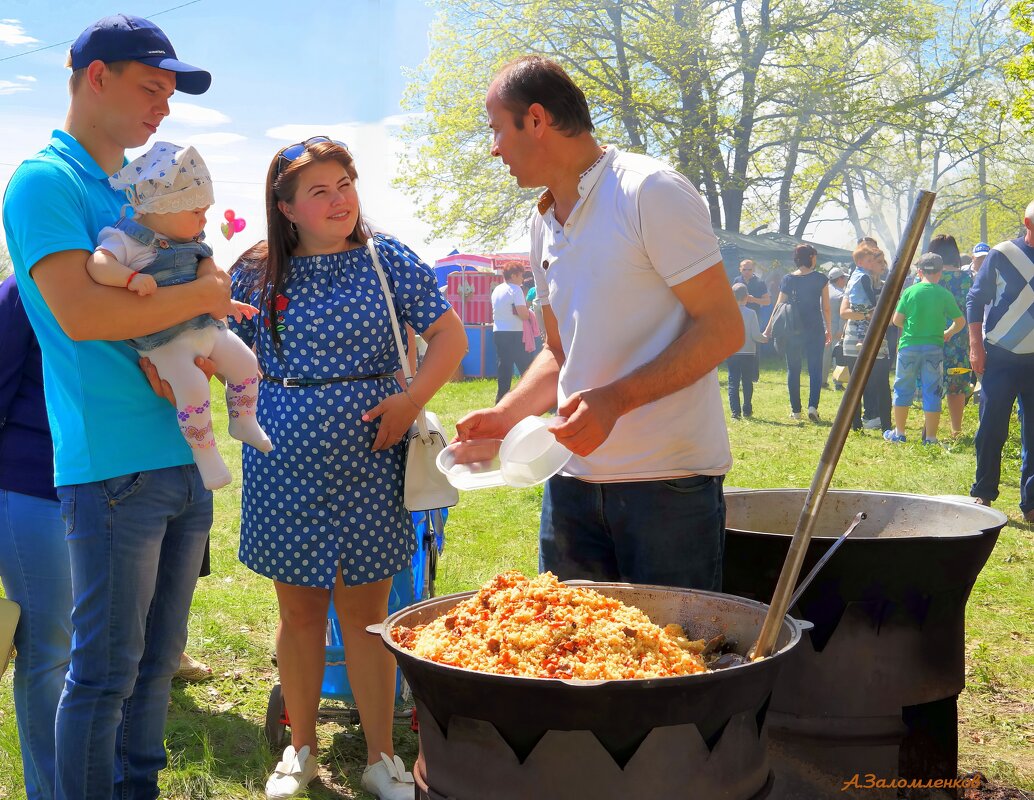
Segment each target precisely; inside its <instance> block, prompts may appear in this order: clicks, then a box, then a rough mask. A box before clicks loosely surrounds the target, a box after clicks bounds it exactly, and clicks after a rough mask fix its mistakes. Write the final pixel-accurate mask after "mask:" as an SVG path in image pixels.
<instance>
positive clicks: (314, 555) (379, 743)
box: [233, 137, 467, 800]
mask: <svg viewBox="0 0 1034 800" xmlns="http://www.w3.org/2000/svg"><path fill="white" fill-rule="evenodd" d="M356 177H357V175H356V170H355V166H354V163H353V161H352V157H351V155H350V154H349V152H348V151H347V149H345V147H344V146H343V145H341V144H340V143H338V142H333V141H331V140H329V139H327V138H325V137H317V138H314V139H309V140H307V141H305V142H302V143H299V144H295V145H291V146H290V147H286V148H284V149H283V150H281V151H280V152H279V153H278V154H277V155H276V157H275V158H274V159H273V163H272V164H271V165H270V169H269V173H268V176H267V180H266V212H267V219H268V238H267V241H266V242H263V243H261V244H259V245H257V246H256V247H255V248H252V250H250V251H249V252H248V253H246V254H245V256H244V257H243V258H242V260H241V263H240V264H239V265H238V267H237V268H236V269H235V271H234V277H233V286H234V289H233V295H234V297H236V298H238V299H241V300H243V299H245V298H247V299H248V302H251V303H253V304H254V305H256V306H257V307H258V308H260V309H262V312H261V314H259V315H257V316H255V317H254V318H253V319H252V320H250V321H244V322H242V323H240V324H236V325H234V330H235V332H236V333H237V334H238V335H239V336H240V337H241V338H242V339H244V341H245V342H248V343H249V344H250V345H252V346H253V347H254V348H255V351H256V353H257V355H258V359H259V364H260V366H261V369H262V373H263V380H262V383H261V389H260V392H259V403H258V417H259V420H260V421H261V424H262V426H263V427H264V429H265V430H266V431H267V433H268V434H269V436H270V438H271V439H272V440H273V444H274V449H273V452H272V453H268V454H266V453H260V452H259V451H257V450H255V449H253V448H251V447H245V448H244V487H243V498H242V502H241V545H240V558H241V561H243V562H244V564H246V565H247V566H248V567H249V568H251V569H253V570H254V571H256V572H258V573H259V574H261V575H265V576H267V577H269V578H272V580H273V581H274V585H275V587H276V593H277V600H278V603H279V607H280V625H279V629H278V631H277V664H278V667H279V670H280V681H281V684H282V686H283V693H284V701H285V703H286V705H287V708H288V709H289V713H290V715H291V746H290V747H288V748H287V750H286V751H285V752H284V757H283V759H282V761H281V762H280V763H279V764H278V765H277V767H276V770H275V771H274V773H273V775H272V776H270V778H269V781H268V782H267V785H266V793H267V796H268V797H271V798H280V797H292V796H294V795H295V794H297V793H298V792H300V791H301V790H302V789H304V787H305V785H306V784H307V783H308V782H309V781H310V780H311V779H312V777H313V776H314V775H315V773H316V713H317V708H318V706H319V695H320V686H321V683H322V679H323V669H324V652H325V650H324V646H325V642H324V634H325V629H326V619H327V608H328V603H329V601H330V599H331V589H332V588H333V590H334V592H333V600H334V605H335V609H336V611H337V614H338V618H339V620H340V622H341V630H342V637H343V640H344V646H345V650H346V652H347V653H348V659H347V660H348V666H347V669H348V680H349V684H350V686H351V689H352V693H353V695H354V697H355V701H356V705H357V706H358V708H359V714H360V717H361V720H362V727H363V733H364V735H365V737H366V744H367V747H368V749H369V758H368V761H369V766H368V767H367V768H366V771H365V772H364V773H363V780H362V782H363V786H364V787H365V788H366V789H367V790H368V791H370V792H371V793H373V794H375V795H377V796H378V797H381V798H392V799H394V798H402V797H405V798H407V800H408V798H412V797H413V783H412V776H411V775H410V773H408V772H406V771H405V768H404V766H403V765H402V762H401V760H400V759H398V758H397V757H395V756H394V753H393V750H392V740H391V733H392V714H393V711H394V694H395V663H394V659H393V658H392V657H391V655H390V653H388V652H387V651H386V650H385V649H384V647H383V645H382V644H381V643H380V640H379V639H377V638H376V637H373V636H370V635H368V634H367V633H366V632H365V628H366V626H367V625H369V624H371V623H375V622H380V621H382V620H383V619H384V618H385V617H386V616H387V613H388V595H389V593H390V590H391V578H392V576H393V575H395V574H396V573H398V572H400V571H401V570H402V569H404V568H405V567H406V566H407V565H408V564H409V563H410V561H411V559H412V555H413V550H414V548H415V546H416V537H415V534H414V532H413V529H412V518H411V517H410V514H409V512H407V511H406V509H405V508H404V507H403V504H402V476H403V469H404V457H405V445H404V443H402V442H401V439H402V437H403V435H404V434H405V432H406V431H407V430H408V428H409V426H410V425H411V424H412V422H413V420H414V419H415V418H416V415H417V411H418V410H419V409H420V407H422V406H423V405H424V404H425V403H427V402H428V401H429V400H430V399H431V397H432V396H433V395H434V393H435V392H436V391H437V390H438V389H439V388H440V387H441V386H442V384H444V383H445V382H446V381H447V380H448V379H449V377H450V376H451V375H452V374H453V373H454V372H455V370H456V367H457V366H458V365H459V362H460V359H461V358H462V357H463V354H464V352H465V350H466V345H467V341H466V334H465V331H464V330H463V324H462V323H461V322H460V319H459V317H458V316H457V315H456V313H455V312H454V311H453V310H452V309H451V308H450V307H449V304H448V303H447V302H446V301H445V300H444V299H443V298H442V296H441V293H440V292H439V291H438V287H437V282H436V281H435V278H434V274H433V273H432V272H431V270H430V269H429V268H428V267H427V266H426V265H425V264H423V263H422V262H421V261H420V259H419V258H418V257H417V256H416V255H415V254H414V253H413V252H412V251H411V250H409V249H408V248H407V247H405V246H404V245H402V244H400V243H399V242H397V241H396V240H394V239H392V238H390V237H385V236H380V235H378V236H377V237H376V239H375V246H376V248H377V253H378V256H379V257H380V261H381V264H382V265H383V267H384V269H385V272H386V273H387V278H388V282H389V284H390V287H391V292H392V295H393V298H392V299H393V301H394V304H395V309H396V313H397V315H398V318H399V319H400V320H401V321H402V322H404V323H405V324H407V325H408V326H410V327H411V328H413V329H414V330H415V331H416V332H417V333H419V334H420V335H421V336H423V338H424V339H425V340H426V341H427V354H426V356H425V358H424V361H423V364H422V366H421V368H420V370H419V372H418V373H417V375H416V377H415V379H414V381H413V383H412V385H411V386H410V387H409V388H408V389H404V388H402V386H401V385H400V384H399V382H398V380H397V379H396V377H395V373H396V371H397V370H398V369H399V368H400V362H399V356H398V352H397V348H396V346H395V342H394V338H393V334H392V328H391V321H390V318H389V315H388V307H387V301H386V300H385V297H384V294H383V292H382V290H381V286H380V283H379V281H378V278H377V273H376V271H375V270H374V268H373V264H372V261H371V258H370V254H369V252H368V251H367V249H366V247H365V243H366V241H367V239H368V238H369V237H370V232H369V229H368V228H367V226H366V224H365V223H364V222H363V218H362V213H361V210H360V207H359V197H358V195H357V193H356V187H355V181H356Z"/></svg>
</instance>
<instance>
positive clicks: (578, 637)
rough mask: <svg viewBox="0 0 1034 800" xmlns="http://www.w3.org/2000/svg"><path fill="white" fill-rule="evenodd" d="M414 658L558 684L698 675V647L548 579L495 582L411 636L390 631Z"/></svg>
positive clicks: (633, 612) (675, 630) (634, 611)
mask: <svg viewBox="0 0 1034 800" xmlns="http://www.w3.org/2000/svg"><path fill="white" fill-rule="evenodd" d="M392 636H393V638H394V639H395V641H396V642H398V644H399V645H400V646H401V647H403V648H404V649H406V650H409V651H411V652H412V653H413V654H414V655H416V656H419V657H421V658H426V659H429V660H431V661H436V662H438V663H440V664H448V665H450V666H454V667H462V668H463V669H470V670H476V671H478V672H492V673H496V674H499V675H520V676H525V677H535V678H561V679H564V680H615V679H629V678H663V677H672V676H676V675H692V674H694V673H698V672H704V671H705V670H706V667H705V666H704V661H703V658H702V657H701V655H700V653H701V651H702V650H703V649H704V642H703V641H690V640H689V639H688V638H687V637H686V635H685V633H684V631H683V630H682V628H681V626H679V625H667V626H665V627H664V628H661V627H659V626H657V625H655V624H654V623H653V622H651V621H650V619H649V617H647V616H646V614H644V613H643V612H642V611H640V610H639V609H638V608H634V607H632V606H629V605H626V604H624V603H622V602H620V601H619V600H615V599H614V598H611V597H607V596H605V595H602V594H600V593H599V592H597V591H594V590H592V589H587V588H584V587H573V586H566V585H565V584H563V583H560V582H559V581H558V580H557V579H556V576H555V575H553V574H552V573H550V572H546V573H543V574H542V575H538V576H536V577H535V578H532V579H531V580H529V579H528V578H526V577H525V576H524V575H522V574H521V573H519V572H516V571H511V572H504V573H502V574H500V575H497V576H496V577H495V578H493V579H492V580H490V581H488V582H487V583H485V584H484V585H483V586H482V587H481V589H480V591H478V593H477V594H475V595H474V596H472V597H470V598H468V599H467V600H464V601H463V602H461V603H459V604H458V605H456V606H455V607H453V608H452V609H450V610H449V611H448V612H446V613H445V614H444V615H443V616H441V617H438V618H437V619H435V620H434V621H433V622H430V623H428V624H427V625H420V626H417V627H416V628H412V629H410V628H405V627H403V626H398V627H396V628H395V629H394V630H393V631H392Z"/></svg>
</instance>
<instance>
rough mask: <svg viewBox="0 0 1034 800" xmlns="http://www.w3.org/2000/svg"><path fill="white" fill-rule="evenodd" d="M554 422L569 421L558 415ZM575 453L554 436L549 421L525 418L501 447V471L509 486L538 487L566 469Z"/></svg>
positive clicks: (512, 430)
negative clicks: (565, 466) (537, 485)
mask: <svg viewBox="0 0 1034 800" xmlns="http://www.w3.org/2000/svg"><path fill="white" fill-rule="evenodd" d="M551 421H553V422H564V421H565V420H564V419H563V418H562V417H556V418H555V419H554V420H551ZM572 455H573V453H572V452H571V451H570V450H568V449H567V448H566V447H564V446H563V445H562V444H560V443H559V442H558V441H557V440H556V437H555V436H553V432H552V431H551V430H549V423H548V422H547V421H546V420H544V419H542V418H541V417H525V418H524V419H522V420H521V421H520V422H518V423H517V424H516V425H514V426H513V428H512V429H511V430H510V432H509V433H508V434H506V438H504V439H503V443H502V446H501V447H500V448H499V461H500V472H502V476H503V480H504V481H505V482H506V485H507V486H514V487H517V488H523V487H526V486H535V485H536V484H539V483H544V482H545V481H547V480H549V479H550V478H552V477H553V476H554V475H556V474H557V473H558V472H559V471H560V470H562V469H563V468H564V465H565V464H567V462H568V461H569V460H570V458H571V456H572Z"/></svg>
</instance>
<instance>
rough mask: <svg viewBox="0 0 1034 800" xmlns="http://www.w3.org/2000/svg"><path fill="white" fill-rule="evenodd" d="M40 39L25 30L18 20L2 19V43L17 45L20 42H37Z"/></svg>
mask: <svg viewBox="0 0 1034 800" xmlns="http://www.w3.org/2000/svg"><path fill="white" fill-rule="evenodd" d="M38 41H39V39H33V38H32V37H31V36H29V35H28V34H27V33H26V32H25V28H23V27H22V24H21V22H19V21H18V20H16V19H0V44H5V45H7V46H8V47H17V46H18V45H20V44H36V43H37V42H38Z"/></svg>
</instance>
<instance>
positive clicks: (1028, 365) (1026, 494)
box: [966, 202, 1034, 522]
mask: <svg viewBox="0 0 1034 800" xmlns="http://www.w3.org/2000/svg"><path fill="white" fill-rule="evenodd" d="M1023 227H1024V235H1023V236H1022V237H1020V238H1019V239H1013V240H1011V241H1007V242H1002V243H1001V244H998V245H995V247H994V248H992V249H991V252H990V253H989V254H988V256H987V258H986V259H985V260H984V263H983V264H981V266H980V271H979V272H978V273H977V276H976V279H975V280H974V281H973V288H972V289H970V290H969V296H968V298H967V302H966V319H967V321H968V322H969V342H970V344H969V349H970V352H969V358H970V362H971V363H972V366H973V370H974V371H975V372H976V373H977V374H980V373H983V377H982V378H981V381H980V383H981V387H982V389H983V403H982V404H981V407H980V426H979V427H978V428H977V435H976V441H975V445H976V451H977V471H976V479H975V480H974V481H973V487H972V488H971V489H970V491H969V493H970V495H971V496H973V497H975V498H976V501H977V502H978V503H981V504H982V505H990V504H991V502H992V501H993V500H995V499H997V497H998V484H999V481H1000V479H1001V472H1002V448H1003V447H1004V446H1005V440H1006V439H1007V438H1008V436H1009V421H1010V420H1011V418H1012V407H1013V403H1014V402H1016V400H1017V399H1018V400H1019V403H1020V431H1021V441H1022V444H1023V457H1022V466H1021V468H1020V511H1022V512H1023V518H1024V519H1025V520H1026V521H1027V522H1034V465H1032V464H1031V459H1030V448H1031V444H1032V443H1034V202H1031V204H1030V205H1028V206H1027V210H1026V212H1025V213H1024V215H1023ZM988 306H990V309H989V310H987V319H986V320H985V319H984V313H985V309H986V308H987V307H988ZM1025 412H1026V413H1025Z"/></svg>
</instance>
